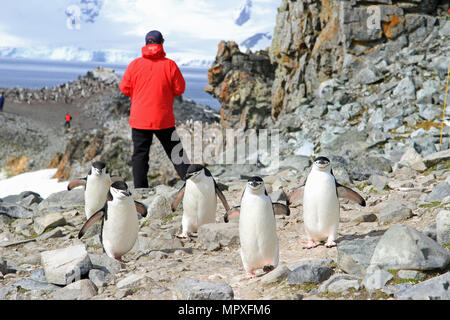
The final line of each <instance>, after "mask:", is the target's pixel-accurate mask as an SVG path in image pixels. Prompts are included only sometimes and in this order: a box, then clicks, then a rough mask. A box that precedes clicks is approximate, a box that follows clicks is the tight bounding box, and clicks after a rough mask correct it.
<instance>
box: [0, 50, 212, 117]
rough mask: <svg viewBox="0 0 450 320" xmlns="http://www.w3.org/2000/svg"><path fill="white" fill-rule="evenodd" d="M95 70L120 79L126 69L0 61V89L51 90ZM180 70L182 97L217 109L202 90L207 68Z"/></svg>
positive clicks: (71, 62)
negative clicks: (106, 70)
mask: <svg viewBox="0 0 450 320" xmlns="http://www.w3.org/2000/svg"><path fill="white" fill-rule="evenodd" d="M96 67H104V68H111V69H114V71H115V72H116V73H117V74H118V75H119V76H122V75H123V73H124V72H125V69H126V67H127V66H126V65H119V64H108V63H102V62H74V61H55V60H37V59H12V58H0V88H28V89H42V88H44V87H47V88H52V87H54V86H57V85H60V84H63V83H66V82H71V81H76V80H77V79H78V77H79V76H84V75H86V73H87V72H88V71H91V70H93V69H94V68H96ZM180 70H181V73H182V74H183V76H184V79H185V80H186V91H185V93H184V95H183V97H185V98H189V99H192V100H194V101H195V102H197V103H201V104H205V105H208V106H210V107H211V108H213V109H216V110H218V109H220V103H219V102H218V101H217V100H216V99H215V98H213V97H212V96H211V95H209V94H208V93H206V92H205V90H204V89H205V87H206V85H207V84H208V76H207V72H208V69H207V68H201V67H180Z"/></svg>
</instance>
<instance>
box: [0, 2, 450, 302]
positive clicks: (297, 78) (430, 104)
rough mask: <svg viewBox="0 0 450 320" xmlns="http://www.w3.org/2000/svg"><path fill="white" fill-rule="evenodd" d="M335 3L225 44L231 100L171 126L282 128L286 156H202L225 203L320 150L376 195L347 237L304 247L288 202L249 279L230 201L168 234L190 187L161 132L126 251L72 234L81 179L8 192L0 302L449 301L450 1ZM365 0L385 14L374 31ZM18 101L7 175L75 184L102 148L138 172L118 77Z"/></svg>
mask: <svg viewBox="0 0 450 320" xmlns="http://www.w3.org/2000/svg"><path fill="white" fill-rule="evenodd" d="M338 4H339V3H338V2H335V1H328V0H315V1H303V0H297V1H287V0H283V1H282V3H281V6H280V9H279V11H278V17H277V26H276V28H275V34H274V39H273V43H272V46H271V47H270V50H269V51H260V52H257V53H252V52H246V53H243V52H240V51H239V47H238V46H237V44H236V43H233V42H221V43H220V44H219V50H218V54H217V58H216V61H215V62H214V64H213V65H212V66H211V68H210V70H209V74H208V77H209V85H208V87H207V88H206V90H207V92H209V93H210V94H212V95H213V96H214V97H216V98H218V99H219V100H220V102H221V106H222V109H221V112H220V116H219V114H218V113H217V112H213V111H212V110H210V109H208V108H205V107H204V106H198V105H196V104H194V103H193V102H192V101H186V100H181V101H179V100H177V101H176V107H175V114H176V117H177V119H182V121H180V122H179V123H178V124H177V128H179V129H180V130H185V131H186V132H188V133H189V134H191V136H193V137H196V138H199V136H198V132H199V131H196V128H198V127H199V126H200V127H203V130H204V132H207V131H209V129H212V130H218V131H217V132H222V133H224V130H225V129H230V128H232V129H236V128H241V129H249V128H251V129H260V128H269V129H278V130H279V132H280V144H279V147H280V148H279V153H278V154H277V156H279V158H278V159H279V160H280V161H279V166H273V163H271V162H270V161H266V160H268V157H267V156H268V155H267V154H265V153H264V152H261V150H258V151H259V152H258V153H255V154H248V155H247V156H248V159H257V160H258V161H257V163H256V164H250V163H246V164H243V165H227V166H225V165H220V164H214V163H208V164H209V165H208V168H209V169H210V171H211V172H212V174H213V175H214V176H215V178H216V180H217V181H218V182H220V183H221V185H222V186H223V188H224V194H225V196H226V197H227V199H228V202H229V203H230V205H237V204H238V201H239V199H240V197H241V194H242V190H243V188H244V186H245V183H246V179H247V177H248V176H252V175H261V176H262V177H263V178H264V181H265V183H266V185H267V188H268V189H269V193H270V194H271V196H272V197H273V199H274V200H281V201H282V200H283V199H284V198H285V197H286V194H289V193H290V192H291V191H292V190H293V189H294V187H296V186H300V185H301V184H303V183H304V182H305V179H306V177H307V175H308V173H309V170H310V167H311V163H312V162H311V160H312V158H313V157H314V156H317V155H324V156H327V157H328V158H330V160H331V164H332V167H333V172H334V174H335V176H336V177H337V179H338V181H339V182H340V183H342V184H345V185H347V186H349V187H352V188H353V189H355V190H358V191H359V192H360V193H361V194H362V195H363V196H364V198H365V199H366V201H367V206H366V207H364V208H362V207H359V206H358V205H355V204H352V203H346V202H342V203H341V224H340V229H339V232H340V237H339V239H338V244H337V247H335V248H330V249H327V248H325V247H324V246H319V247H316V248H314V249H310V250H307V249H302V247H301V245H300V243H301V242H303V241H305V240H306V239H305V233H304V231H303V219H302V206H301V204H300V203H297V204H295V203H294V204H293V206H292V207H291V213H292V214H291V215H290V216H289V217H278V216H277V231H278V238H279V241H280V264H279V266H278V267H277V268H276V269H275V270H274V271H272V272H270V273H269V274H263V273H262V271H261V272H260V273H259V274H258V276H257V278H256V279H250V280H249V279H245V278H244V270H243V268H242V265H241V260H240V255H239V236H238V228H237V227H238V222H237V221H234V222H233V221H231V222H230V223H229V224H225V223H223V222H222V216H223V214H224V208H223V207H222V205H221V204H219V205H218V208H217V212H216V214H217V216H216V217H217V219H216V223H215V224H210V225H205V226H203V227H202V228H201V229H200V230H199V232H198V234H197V236H196V237H193V238H191V239H190V240H187V241H183V240H179V239H177V238H176V237H175V236H174V235H175V233H177V232H179V229H180V225H181V215H182V206H180V207H179V209H178V210H177V211H176V212H175V214H172V212H171V210H170V206H169V204H170V202H171V200H172V199H173V197H174V194H175V193H176V191H177V188H178V187H179V186H180V182H179V177H177V176H176V175H175V173H174V170H173V168H172V167H171V165H170V163H169V162H168V161H167V158H166V155H165V154H164V152H163V150H162V147H161V145H160V144H159V142H157V141H155V143H154V145H153V147H152V151H151V154H150V159H152V160H151V163H150V175H149V179H150V184H151V188H149V189H138V190H133V195H134V197H135V199H136V200H139V201H142V202H143V203H144V204H146V206H147V207H148V211H149V215H148V217H147V218H145V219H141V220H140V224H141V228H140V234H139V238H138V241H137V243H136V245H135V248H134V249H133V250H132V251H131V252H129V253H128V254H127V255H126V256H125V257H124V258H125V260H126V261H127V262H126V263H123V264H122V263H119V262H117V261H114V260H111V259H109V258H108V257H107V256H106V255H105V254H103V253H102V249H101V244H100V243H99V238H98V234H97V233H98V227H97V228H96V229H95V228H94V229H93V230H92V231H90V232H89V233H88V234H86V235H85V237H84V238H83V239H82V240H78V239H77V233H78V231H79V229H80V228H81V226H82V225H83V223H84V221H85V218H84V213H83V204H84V202H83V191H82V190H72V191H70V192H69V191H63V192H61V193H58V194H53V195H51V196H50V197H48V198H46V199H41V198H40V196H39V195H37V194H30V193H29V192H25V193H23V194H21V195H17V196H11V197H7V198H4V199H1V200H2V201H0V272H1V274H2V275H1V276H0V277H1V280H0V281H1V284H0V299H209V298H214V299H231V298H233V299H364V300H366V299H449V298H450V295H449V290H448V288H449V282H450V273H449V265H450V255H449V243H450V239H449V232H450V223H449V219H450V218H449V215H450V211H449V210H450V175H449V172H450V170H449V168H450V149H449V145H450V126H448V125H445V121H447V122H448V121H449V119H450V118H449V117H450V108H447V109H446V112H444V110H443V106H444V104H446V105H447V106H448V104H449V102H450V100H449V99H450V98H449V97H450V96H449V97H447V101H445V88H446V75H447V70H448V65H449V62H450V57H449V52H450V51H449V50H448V49H449V45H450V42H449V39H450V21H449V20H448V15H447V10H448V9H449V8H448V3H447V2H445V1H438V0H427V1H425V2H423V1H418V0H411V1H406V2H404V1H394V0H393V1H387V0H386V1H384V0H383V1H359V0H356V1H351V2H341V3H340V4H339V5H338ZM368 4H374V6H376V8H377V10H379V11H378V12H379V14H380V16H379V18H380V19H379V20H380V21H378V25H375V26H372V27H373V28H372V27H371V28H369V27H367V23H366V22H367V21H366V20H367V19H368V15H369V13H370V12H369V11H368V8H367V5H368ZM298 13H303V14H298ZM6 97H7V101H10V102H12V103H14V104H16V106H17V108H16V109H15V111H14V112H12V111H11V110H9V109H8V106H7V107H6V108H5V110H6V112H5V113H2V114H0V142H1V145H2V148H1V149H0V166H1V167H2V168H6V169H5V170H6V172H7V174H17V173H20V172H23V171H27V170H35V169H42V168H47V167H49V166H51V167H55V168H58V171H57V174H56V177H58V178H59V179H61V180H68V179H71V178H74V177H79V176H84V175H85V174H86V172H87V171H88V169H89V166H90V164H91V163H92V161H95V160H103V161H105V162H106V163H107V166H108V168H109V169H110V171H112V173H115V174H119V175H121V176H122V177H123V178H124V179H126V180H127V181H129V180H131V165H130V155H131V143H130V141H131V139H130V130H129V127H128V124H127V117H126V115H127V112H128V111H129V101H128V100H127V98H126V97H123V96H122V95H120V93H119V92H118V91H117V76H116V75H115V74H114V73H112V72H110V71H108V70H94V71H93V72H91V73H88V74H87V75H86V76H85V77H81V78H80V79H78V80H77V81H76V82H73V83H70V84H67V85H62V86H60V87H56V88H51V89H43V90H38V91H30V90H25V89H11V90H9V91H7V93H6ZM58 105H61V106H64V111H63V110H61V109H58V112H59V113H61V115H62V114H63V113H65V112H66V109H67V108H70V107H73V108H74V109H73V111H74V112H77V111H78V112H79V115H80V118H79V119H80V121H79V122H78V125H77V118H76V117H75V120H74V126H73V128H71V129H70V130H67V131H64V130H62V129H60V128H61V126H62V124H61V122H60V120H59V119H60V118H61V116H60V115H59V114H56V111H55V110H54V109H52V108H53V107H52V106H55V108H56V106H58ZM27 106H29V107H30V109H27ZM31 107H33V108H34V107H36V108H34V109H33V108H31ZM21 110H22V111H21ZM37 110H39V112H38V113H35V114H34V115H33V112H34V111H37ZM71 110H72V109H71ZM28 112H31V114H32V116H29V115H30V113H28ZM43 112H46V114H47V115H45V113H44V114H43ZM177 114H178V115H177ZM26 115H28V116H26ZM83 117H84V118H83ZM219 118H220V124H219V123H218V122H217V119H219ZM53 119H55V120H54V121H53ZM56 119H58V120H56ZM82 119H85V120H86V121H84V120H82ZM188 119H191V120H188ZM55 121H57V123H56V122H55ZM199 121H201V122H199ZM443 124H444V125H443ZM200 132H201V130H200ZM441 137H442V140H441ZM203 138H204V139H203V140H199V141H202V143H203V147H207V146H214V149H215V150H217V149H220V148H219V147H220V145H221V144H220V143H218V142H220V141H217V138H216V139H213V138H208V137H203ZM241 138H242V137H241V136H238V138H237V139H238V141H243V140H241ZM219 140H220V139H219ZM190 143H192V140H191V141H187V142H186V144H185V146H186V147H188V146H189V144H190ZM129 185H130V186H131V188H132V187H133V186H132V183H131V182H129ZM96 231H97V233H96ZM62 266H64V267H62ZM74 280H75V282H74Z"/></svg>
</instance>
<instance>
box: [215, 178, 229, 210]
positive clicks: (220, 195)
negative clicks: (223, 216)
mask: <svg viewBox="0 0 450 320" xmlns="http://www.w3.org/2000/svg"><path fill="white" fill-rule="evenodd" d="M214 187H215V188H216V194H217V196H218V197H219V199H220V201H222V204H223V206H224V208H225V211H227V212H228V210H230V206H229V205H228V202H227V199H226V198H225V196H224V194H223V193H222V191H220V189H219V186H218V185H217V183H216V181H215V180H214Z"/></svg>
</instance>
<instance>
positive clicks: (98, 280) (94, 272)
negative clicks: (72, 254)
mask: <svg viewBox="0 0 450 320" xmlns="http://www.w3.org/2000/svg"><path fill="white" fill-rule="evenodd" d="M108 275H109V274H108V273H106V272H104V271H102V270H98V269H91V270H90V271H89V279H90V280H91V281H92V282H93V283H94V284H95V286H96V287H97V288H101V287H103V286H105V285H106V283H107V282H108V278H110V277H108Z"/></svg>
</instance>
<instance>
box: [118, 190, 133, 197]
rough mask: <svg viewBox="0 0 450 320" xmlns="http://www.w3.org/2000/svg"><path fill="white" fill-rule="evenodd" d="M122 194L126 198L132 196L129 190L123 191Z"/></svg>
mask: <svg viewBox="0 0 450 320" xmlns="http://www.w3.org/2000/svg"><path fill="white" fill-rule="evenodd" d="M120 193H121V194H123V195H124V196H125V197H129V196H131V192H130V191H128V190H121V191H120Z"/></svg>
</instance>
